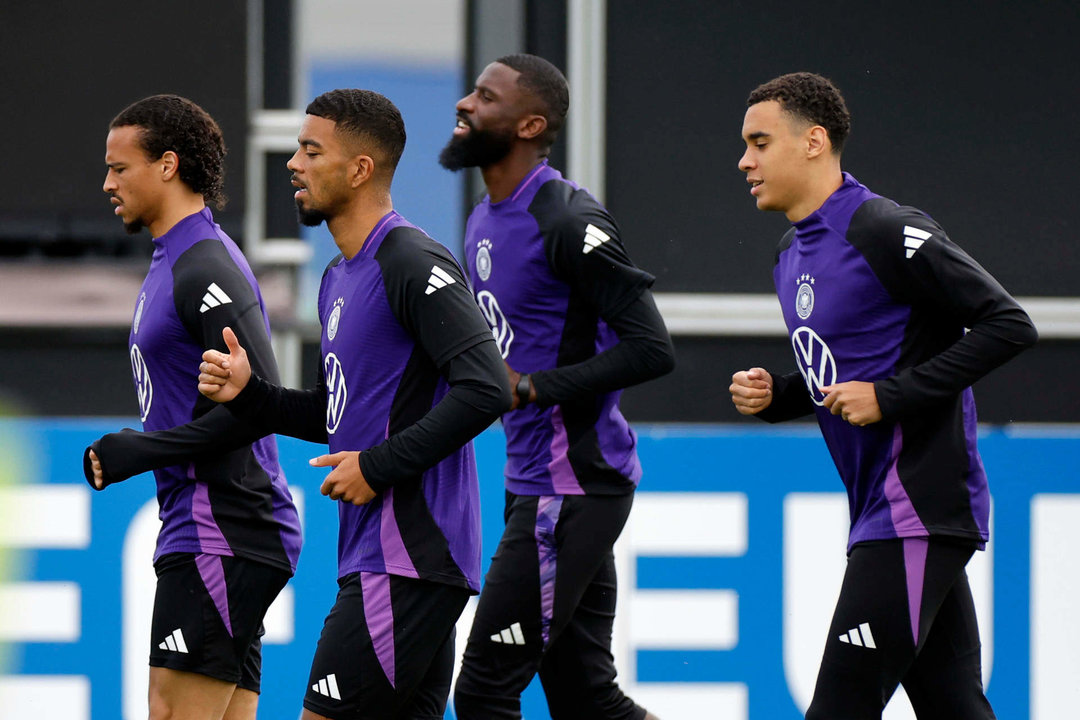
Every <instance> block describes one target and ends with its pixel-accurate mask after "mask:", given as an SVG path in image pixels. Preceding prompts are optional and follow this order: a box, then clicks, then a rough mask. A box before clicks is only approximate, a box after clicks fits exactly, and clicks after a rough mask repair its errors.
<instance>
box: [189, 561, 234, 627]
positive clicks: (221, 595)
mask: <svg viewBox="0 0 1080 720" xmlns="http://www.w3.org/2000/svg"><path fill="white" fill-rule="evenodd" d="M195 566H196V567H198V568H199V577H201V578H202V581H203V585H205V586H206V591H207V592H208V593H210V597H211V598H212V599H213V601H214V607H216V608H217V611H218V615H220V616H221V621H222V622H224V623H225V629H226V630H228V632H229V637H232V634H233V633H232V618H231V617H230V616H229V591H228V586H227V585H226V584H225V567H224V566H223V565H222V564H221V556H220V555H206V554H204V553H199V554H198V555H196V556H195Z"/></svg>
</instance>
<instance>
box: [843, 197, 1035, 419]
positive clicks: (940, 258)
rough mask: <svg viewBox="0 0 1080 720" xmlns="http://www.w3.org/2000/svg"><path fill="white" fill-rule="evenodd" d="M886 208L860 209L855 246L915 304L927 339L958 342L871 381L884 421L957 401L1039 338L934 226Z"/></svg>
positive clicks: (910, 211)
mask: <svg viewBox="0 0 1080 720" xmlns="http://www.w3.org/2000/svg"><path fill="white" fill-rule="evenodd" d="M885 202H887V201H884V200H880V201H875V204H873V205H871V203H867V204H866V205H868V206H869V207H867V208H865V212H864V209H863V208H860V210H859V213H857V214H856V217H855V218H853V220H852V230H851V233H850V235H851V237H852V238H853V239H855V241H856V242H858V241H859V240H860V239H862V238H865V242H863V243H862V244H861V246H859V245H857V247H859V249H860V251H861V252H863V254H864V256H865V257H866V258H867V260H868V262H869V263H870V265H871V267H872V268H873V269H874V272H875V274H876V275H877V276H878V278H879V279H880V280H881V282H882V284H883V285H884V286H885V287H886V289H887V290H888V291H889V293H890V294H891V295H892V296H893V297H894V298H896V299H897V300H898V301H900V302H905V303H907V304H910V305H911V306H912V313H913V316H914V315H915V314H918V315H919V317H920V318H921V320H920V322H922V323H924V324H925V325H926V326H927V327H928V328H929V329H928V330H927V331H926V332H925V334H926V335H927V336H928V337H933V336H934V335H935V331H934V328H935V327H940V328H941V329H942V330H941V333H944V332H946V331H948V330H949V329H951V330H952V332H953V337H956V339H955V340H954V341H952V342H949V343H946V344H943V346H942V347H940V348H933V351H932V352H927V351H924V352H922V355H923V357H916V358H915V359H914V360H913V361H911V362H903V360H904V358H902V362H901V368H902V369H901V370H900V371H899V372H897V374H896V375H894V376H892V377H889V378H885V379H882V380H878V381H876V382H875V383H874V390H875V392H876V394H877V400H878V405H879V406H880V407H881V412H882V415H883V416H884V418H885V419H887V420H895V419H898V418H902V417H905V416H909V415H911V414H913V413H916V412H918V411H919V410H921V409H924V408H926V407H928V406H930V405H933V404H936V403H938V402H941V401H943V400H946V399H947V398H949V397H952V396H955V395H956V394H957V393H959V392H961V391H962V390H964V389H965V388H967V387H969V386H971V385H972V384H973V383H975V382H976V381H977V380H979V379H980V378H982V377H983V376H984V375H986V374H987V373H989V372H990V371H991V370H993V369H994V368H996V367H998V366H999V365H1001V364H1003V363H1005V362H1006V361H1008V360H1009V359H1011V358H1012V357H1014V356H1015V355H1017V354H1019V353H1020V352H1021V351H1022V350H1024V349H1025V348H1027V347H1030V346H1031V345H1032V344H1034V343H1035V341H1036V340H1037V339H1038V334H1037V332H1036V330H1035V325H1034V324H1033V323H1032V322H1031V318H1030V317H1028V315H1027V313H1026V312H1024V310H1023V309H1022V308H1021V307H1020V305H1019V304H1018V303H1017V302H1016V300H1014V299H1013V298H1012V296H1010V295H1009V293H1007V292H1006V291H1005V289H1004V288H1003V287H1002V286H1001V284H1000V283H998V281H997V280H995V279H994V278H993V277H992V276H991V275H990V274H989V273H988V272H986V270H984V269H983V268H982V267H981V266H980V265H979V264H978V263H977V262H975V260H973V259H972V258H971V257H970V256H969V255H968V254H967V253H965V252H964V251H963V250H962V249H960V248H959V247H958V246H957V245H956V244H954V243H953V242H952V241H951V240H949V238H948V236H947V235H946V234H945V231H944V230H942V229H941V227H940V226H939V225H938V224H937V223H935V222H934V221H933V220H931V219H930V218H928V217H927V216H926V215H924V214H923V213H921V212H919V211H918V210H915V209H914V208H907V207H901V208H895V206H889V205H884V203H885ZM963 328H968V329H969V331H968V332H967V333H962V329H963ZM941 333H937V334H938V335H940V334H941ZM912 352H913V354H915V353H919V349H918V348H913V349H912Z"/></svg>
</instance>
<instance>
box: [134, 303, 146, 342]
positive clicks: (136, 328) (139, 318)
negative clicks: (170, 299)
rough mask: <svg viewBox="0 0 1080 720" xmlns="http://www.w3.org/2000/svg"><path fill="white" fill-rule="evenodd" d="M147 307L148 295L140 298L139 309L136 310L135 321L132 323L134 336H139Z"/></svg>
mask: <svg viewBox="0 0 1080 720" xmlns="http://www.w3.org/2000/svg"><path fill="white" fill-rule="evenodd" d="M145 307H146V293H143V294H142V295H140V296H139V307H137V308H135V320H134V322H132V323H131V332H132V334H134V335H138V334H139V322H141V321H142V312H143V308H145Z"/></svg>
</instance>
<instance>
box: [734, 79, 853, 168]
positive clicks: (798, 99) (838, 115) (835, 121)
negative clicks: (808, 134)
mask: <svg viewBox="0 0 1080 720" xmlns="http://www.w3.org/2000/svg"><path fill="white" fill-rule="evenodd" d="M769 100H776V101H777V102H779V103H780V107H782V108H783V109H784V112H787V113H790V114H791V115H794V116H796V117H799V118H802V119H803V120H806V121H807V122H810V123H812V124H814V125H820V126H822V127H823V128H825V131H826V132H828V133H829V140H831V141H832V147H833V152H834V153H837V154H839V153H840V151H842V150H843V149H844V141H845V140H847V136H848V134H849V133H850V132H851V113H850V112H848V109H847V105H846V104H845V103H844V96H843V95H841V94H840V90H839V89H837V87H836V86H835V85H833V83H832V81H830V80H829V79H828V78H825V77H822V76H821V75H816V74H814V73H809V72H796V73H788V74H787V75H781V76H780V77H778V78H773V79H772V80H770V81H769V82H767V83H765V84H763V85H759V86H758V87H756V88H754V91H753V92H751V93H750V97H748V98H747V99H746V106H747V107H750V106H751V105H757V104H758V103H762V102H767V101H769Z"/></svg>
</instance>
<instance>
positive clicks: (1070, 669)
mask: <svg viewBox="0 0 1080 720" xmlns="http://www.w3.org/2000/svg"><path fill="white" fill-rule="evenodd" d="M1078 526H1080V495H1049V494H1046V495H1035V496H1034V497H1033V498H1032V499H1031V720H1058V719H1059V718H1067V717H1076V713H1077V707H1078V706H1080V689H1078V687H1077V683H1076V675H1077V671H1078V670H1080V614H1078V613H1077V612H1076V598H1077V597H1078V596H1080V562H1078V561H1077V556H1076V528H1077V527H1078ZM980 627H982V626H981V625H980ZM1063 658H1071V659H1072V662H1062V659H1063Z"/></svg>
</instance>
